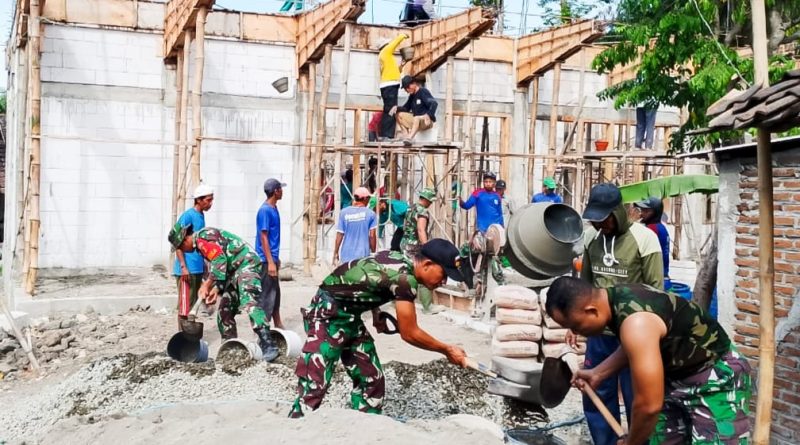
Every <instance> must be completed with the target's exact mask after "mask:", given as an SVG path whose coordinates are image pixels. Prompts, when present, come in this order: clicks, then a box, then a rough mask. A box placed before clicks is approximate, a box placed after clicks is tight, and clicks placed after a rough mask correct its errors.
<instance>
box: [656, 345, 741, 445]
mask: <svg viewBox="0 0 800 445" xmlns="http://www.w3.org/2000/svg"><path fill="white" fill-rule="evenodd" d="M750 386H751V377H750V364H749V363H748V362H747V359H745V358H744V357H742V356H741V355H740V354H739V352H738V351H736V349H735V348H734V347H733V346H731V350H730V352H728V353H727V354H725V355H724V356H723V357H722V358H720V359H719V360H717V362H716V363H715V364H714V366H712V367H710V368H708V369H706V370H703V371H701V372H699V373H697V374H695V375H693V376H691V377H688V378H686V379H683V380H679V381H674V382H668V383H667V388H666V390H667V395H666V397H665V398H664V408H663V409H662V411H661V414H660V415H659V417H658V423H657V424H656V429H655V432H654V433H653V435H652V436H650V444H651V445H655V444H689V443H691V444H693V445H708V444H725V445H744V444H747V443H748V436H749V431H750V423H749V421H748V415H749V414H750V395H751V388H750Z"/></svg>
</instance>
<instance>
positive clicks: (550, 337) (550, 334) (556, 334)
mask: <svg viewBox="0 0 800 445" xmlns="http://www.w3.org/2000/svg"><path fill="white" fill-rule="evenodd" d="M542 336H543V337H544V339H545V340H547V341H551V342H556V343H566V342H567V330H566V329H563V328H560V329H550V328H544V330H543V332H542Z"/></svg>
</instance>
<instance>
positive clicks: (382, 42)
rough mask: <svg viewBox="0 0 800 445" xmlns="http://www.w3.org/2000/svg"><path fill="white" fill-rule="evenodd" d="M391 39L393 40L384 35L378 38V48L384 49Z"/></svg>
mask: <svg viewBox="0 0 800 445" xmlns="http://www.w3.org/2000/svg"><path fill="white" fill-rule="evenodd" d="M391 41H392V39H390V38H388V37H383V38H381V39H379V40H378V50H382V49H383V47H384V46H386V45H388V44H389V43H390V42H391Z"/></svg>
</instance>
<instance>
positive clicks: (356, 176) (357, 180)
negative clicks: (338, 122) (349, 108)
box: [353, 108, 369, 186]
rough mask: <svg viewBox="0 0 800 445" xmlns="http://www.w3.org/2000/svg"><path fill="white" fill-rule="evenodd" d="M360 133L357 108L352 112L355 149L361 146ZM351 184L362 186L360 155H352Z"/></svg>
mask: <svg viewBox="0 0 800 445" xmlns="http://www.w3.org/2000/svg"><path fill="white" fill-rule="evenodd" d="M361 133H362V131H361V109H360V108H359V109H356V110H355V111H353V145H355V146H356V147H358V146H360V145H361V144H362V141H361ZM366 158H369V156H366ZM365 171H366V170H365ZM353 184H354V185H357V186H360V185H361V184H362V181H361V153H353Z"/></svg>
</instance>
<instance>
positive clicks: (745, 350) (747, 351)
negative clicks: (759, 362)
mask: <svg viewBox="0 0 800 445" xmlns="http://www.w3.org/2000/svg"><path fill="white" fill-rule="evenodd" d="M738 349H739V352H741V353H742V354H744V355H746V356H748V357H758V349H756V348H751V347H749V346H739V347H738ZM787 389H789V388H787Z"/></svg>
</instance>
